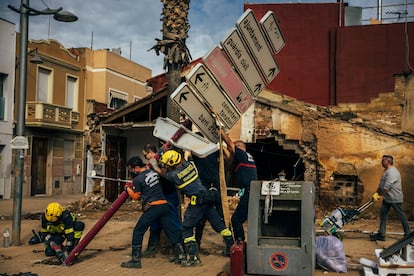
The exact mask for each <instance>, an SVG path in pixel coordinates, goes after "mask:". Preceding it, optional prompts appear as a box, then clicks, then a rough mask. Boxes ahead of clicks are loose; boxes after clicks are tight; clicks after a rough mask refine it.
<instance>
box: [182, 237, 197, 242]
mask: <svg viewBox="0 0 414 276" xmlns="http://www.w3.org/2000/svg"><path fill="white" fill-rule="evenodd" d="M195 241H196V238H195V236H194V235H193V236H191V237H188V238H185V239H184V243H189V242H195Z"/></svg>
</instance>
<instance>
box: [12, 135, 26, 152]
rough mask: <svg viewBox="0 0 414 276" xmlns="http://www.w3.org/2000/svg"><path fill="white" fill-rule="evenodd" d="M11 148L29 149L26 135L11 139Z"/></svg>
mask: <svg viewBox="0 0 414 276" xmlns="http://www.w3.org/2000/svg"><path fill="white" fill-rule="evenodd" d="M10 148H11V149H29V141H28V140H27V137H26V136H15V137H14V138H13V139H12V140H11V141H10Z"/></svg>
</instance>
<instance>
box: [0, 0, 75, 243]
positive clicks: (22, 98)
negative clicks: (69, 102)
mask: <svg viewBox="0 0 414 276" xmlns="http://www.w3.org/2000/svg"><path fill="white" fill-rule="evenodd" d="M8 7H9V8H10V9H11V10H13V11H15V12H17V13H19V14H20V40H19V44H20V49H19V72H18V76H19V83H18V91H17V96H18V101H17V122H16V137H19V138H20V137H24V131H25V124H26V120H25V112H26V108H25V105H26V86H27V45H28V29H29V16H32V15H42V14H43V15H51V14H53V18H54V19H55V20H57V21H63V22H73V21H76V20H78V17H76V16H75V15H74V14H72V13H70V12H65V11H62V10H63V8H61V7H60V8H58V9H54V10H53V9H49V8H46V9H44V10H42V11H39V10H36V9H33V8H31V7H29V0H21V2H20V8H19V9H17V8H15V7H13V6H11V5H8ZM24 148H25V147H24V146H23V147H20V148H17V151H16V154H15V158H14V193H13V223H12V244H13V245H19V244H20V232H21V231H20V228H21V227H20V226H21V212H22V190H23V177H24Z"/></svg>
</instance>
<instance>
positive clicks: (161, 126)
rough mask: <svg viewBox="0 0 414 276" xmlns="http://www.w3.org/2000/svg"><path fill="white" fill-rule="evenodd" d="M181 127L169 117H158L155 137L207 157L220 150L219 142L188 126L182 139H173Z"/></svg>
mask: <svg viewBox="0 0 414 276" xmlns="http://www.w3.org/2000/svg"><path fill="white" fill-rule="evenodd" d="M181 127H183V126H182V125H180V124H177V123H176V122H174V121H173V120H171V119H170V118H168V117H167V118H162V117H158V118H157V120H156V122H155V127H154V132H153V134H154V136H155V137H157V138H159V139H162V140H164V141H170V142H171V143H172V144H173V145H174V146H176V147H178V148H180V149H183V150H188V151H191V152H192V153H194V154H195V155H197V156H199V157H201V158H203V157H207V156H208V155H210V154H211V153H213V152H216V151H217V150H218V147H217V144H215V143H212V142H210V141H209V140H207V139H206V138H204V137H201V136H200V135H197V134H195V133H193V132H191V130H189V129H186V128H185V129H184V130H185V132H184V134H183V135H182V136H181V137H180V139H178V140H177V141H176V142H174V141H171V137H172V136H173V135H174V133H176V132H177V130H178V129H180V128H181Z"/></svg>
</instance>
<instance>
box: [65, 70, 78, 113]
mask: <svg viewBox="0 0 414 276" xmlns="http://www.w3.org/2000/svg"><path fill="white" fill-rule="evenodd" d="M66 107H69V108H72V110H73V111H78V79H77V78H75V77H72V76H67V78H66Z"/></svg>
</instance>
